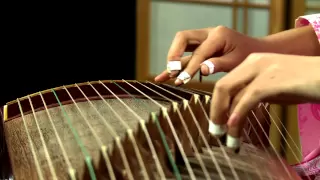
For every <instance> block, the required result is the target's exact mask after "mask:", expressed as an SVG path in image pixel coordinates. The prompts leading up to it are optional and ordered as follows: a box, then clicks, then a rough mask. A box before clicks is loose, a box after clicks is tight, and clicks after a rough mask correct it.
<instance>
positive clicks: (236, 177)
mask: <svg viewBox="0 0 320 180" xmlns="http://www.w3.org/2000/svg"><path fill="white" fill-rule="evenodd" d="M147 83H149V84H151V85H153V86H155V87H157V88H159V89H161V90H163V91H166V92H168V93H169V94H171V95H173V96H176V97H178V98H179V99H182V100H186V99H184V98H182V97H181V96H179V95H176V94H174V93H172V92H170V91H168V90H167V89H164V88H162V87H160V86H158V85H156V84H154V83H152V82H149V81H147ZM179 89H180V88H179ZM185 92H186V91H185ZM197 101H198V102H199V103H200V105H201V106H202V102H201V101H200V100H199V99H197ZM188 108H189V111H190V112H192V114H193V111H192V109H191V107H190V106H189V104H188ZM202 108H203V106H202ZM202 110H203V113H204V114H205V115H206V114H207V113H206V112H205V111H204V108H203V109H202ZM193 117H194V115H193ZM206 119H207V121H208V122H209V119H208V118H207V117H206ZM193 120H194V121H196V120H195V118H193ZM199 131H200V132H201V134H202V135H203V132H202V130H201V129H199ZM203 137H204V136H203ZM204 141H205V142H206V144H208V145H209V143H208V141H207V140H206V139H204ZM217 142H218V144H219V147H220V149H221V152H222V153H223V155H224V157H225V159H226V160H227V163H228V165H229V167H230V170H231V172H232V174H233V176H234V178H235V179H237V180H238V179H239V176H238V174H237V173H236V171H235V169H234V167H233V165H232V163H231V160H230V157H229V156H228V154H227V153H226V152H225V150H224V148H223V145H222V143H221V141H220V139H219V138H217ZM211 158H212V157H211ZM212 160H213V159H212ZM213 161H214V160H213Z"/></svg>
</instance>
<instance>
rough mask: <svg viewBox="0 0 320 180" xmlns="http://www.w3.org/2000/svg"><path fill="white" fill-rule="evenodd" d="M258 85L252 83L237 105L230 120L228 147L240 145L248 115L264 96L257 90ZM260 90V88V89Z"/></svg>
mask: <svg viewBox="0 0 320 180" xmlns="http://www.w3.org/2000/svg"><path fill="white" fill-rule="evenodd" d="M257 89H258V88H256V85H255V83H254V82H252V83H251V84H250V85H249V86H248V87H247V90H246V92H245V93H243V95H242V96H241V98H240V100H239V102H238V103H237V104H236V105H235V108H234V110H233V111H232V113H231V116H230V118H229V119H228V136H227V137H229V138H227V146H228V147H230V148H236V147H237V146H239V145H240V135H241V132H242V129H243V126H244V123H245V121H246V120H247V119H246V117H247V115H248V113H249V112H250V111H251V110H252V109H253V108H254V107H255V106H257V105H258V104H259V102H260V100H261V97H262V94H261V93H260V92H259V91H258V90H257ZM259 89H260V87H259Z"/></svg>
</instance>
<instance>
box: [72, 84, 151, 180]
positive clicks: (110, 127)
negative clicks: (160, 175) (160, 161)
mask: <svg viewBox="0 0 320 180" xmlns="http://www.w3.org/2000/svg"><path fill="white" fill-rule="evenodd" d="M75 86H76V87H77V88H78V89H79V90H80V92H81V93H82V95H83V96H84V97H85V98H86V100H87V102H89V104H90V106H91V107H93V109H94V110H95V111H96V113H97V114H98V115H99V117H100V120H101V121H102V122H103V123H104V125H105V126H106V127H107V129H108V131H109V132H110V133H111V135H112V136H113V137H114V138H115V139H116V141H117V142H118V143H117V145H118V146H120V148H119V150H120V151H121V152H120V155H121V156H122V159H123V160H125V161H124V166H125V168H126V170H127V171H128V178H129V179H131V180H133V179H134V178H133V174H132V172H131V169H130V166H129V163H128V160H127V158H126V156H125V152H124V149H123V147H122V145H121V142H120V137H118V136H117V133H116V132H115V131H114V130H113V127H112V126H111V125H110V124H109V123H108V122H107V120H106V119H105V117H104V116H102V115H101V113H100V112H99V111H98V110H97V108H96V107H95V106H94V105H93V104H92V102H91V101H90V100H89V98H88V97H87V96H86V95H85V94H84V93H83V91H82V90H81V88H80V87H79V86H78V85H77V84H75ZM129 131H130V129H129ZM129 136H130V135H129ZM130 140H131V139H130ZM135 153H136V154H137V150H136V149H135ZM138 153H139V154H140V152H138ZM139 165H140V163H139ZM142 168H144V169H145V167H144V166H142ZM144 176H145V177H146V178H148V176H146V175H145V174H144Z"/></svg>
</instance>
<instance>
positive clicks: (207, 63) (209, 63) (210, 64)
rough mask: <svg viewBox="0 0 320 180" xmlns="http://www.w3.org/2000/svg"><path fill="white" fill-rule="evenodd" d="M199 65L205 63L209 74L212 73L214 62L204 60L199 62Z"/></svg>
mask: <svg viewBox="0 0 320 180" xmlns="http://www.w3.org/2000/svg"><path fill="white" fill-rule="evenodd" d="M201 65H206V66H207V67H208V68H209V74H213V73H214V64H213V63H212V62H211V61H209V60H206V61H204V62H203V63H201Z"/></svg>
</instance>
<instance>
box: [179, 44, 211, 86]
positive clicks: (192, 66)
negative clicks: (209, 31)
mask: <svg viewBox="0 0 320 180" xmlns="http://www.w3.org/2000/svg"><path fill="white" fill-rule="evenodd" d="M216 51H217V49H216V47H215V46H214V45H212V40H206V41H204V42H203V43H202V44H201V45H200V46H199V47H198V48H197V49H196V50H195V52H194V53H193V54H192V57H191V59H190V61H189V63H188V65H187V67H186V68H185V69H184V71H183V72H182V73H180V75H179V76H178V77H177V80H176V81H175V84H176V85H181V84H186V83H187V82H188V81H189V80H191V78H192V77H193V76H194V75H195V74H196V72H197V71H198V70H199V69H200V64H201V63H202V62H203V61H205V60H206V59H207V58H209V57H211V56H212V55H213V54H214V52H216Z"/></svg>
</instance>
